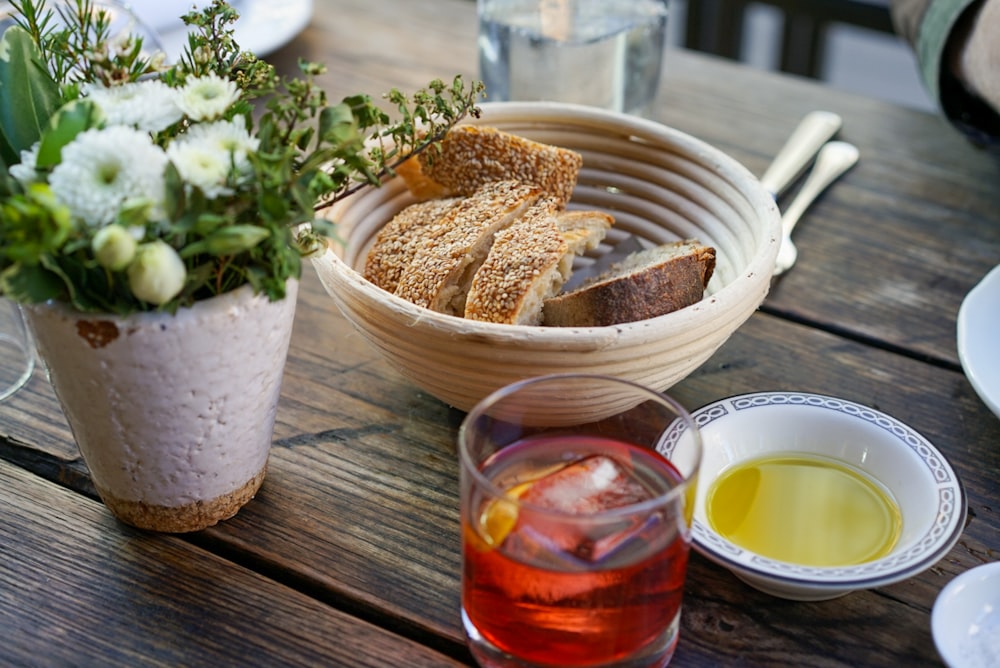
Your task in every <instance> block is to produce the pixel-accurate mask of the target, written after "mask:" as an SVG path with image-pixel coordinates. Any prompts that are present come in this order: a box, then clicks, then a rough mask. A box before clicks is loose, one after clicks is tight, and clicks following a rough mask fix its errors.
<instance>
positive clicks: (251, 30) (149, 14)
mask: <svg viewBox="0 0 1000 668" xmlns="http://www.w3.org/2000/svg"><path fill="white" fill-rule="evenodd" d="M205 4H207V2H206V0H198V1H197V2H195V1H194V0H184V1H183V2H180V1H178V0H171V1H170V2H163V1H162V0H161V1H160V2H156V3H145V2H144V3H138V2H133V3H132V4H131V6H132V10H133V11H134V12H135V13H136V14H137V15H138V16H139V18H140V19H141V20H142V21H143V22H144V23H146V25H148V26H150V27H151V28H153V29H154V30H156V31H157V32H158V33H160V40H161V42H162V43H163V48H164V50H165V51H166V53H167V56H168V58H169V60H171V61H173V60H176V59H177V57H178V56H180V54H181V53H182V52H183V49H184V46H185V45H186V44H187V32H186V31H185V26H184V23H183V21H181V20H180V16H181V14H185V13H187V12H188V11H190V9H191V7H193V6H198V7H201V6H204V5H205ZM230 5H232V7H233V8H234V9H236V11H237V12H239V14H240V18H239V20H238V21H237V22H236V25H235V35H234V36H235V38H236V43H237V44H239V45H240V48H241V49H244V50H246V51H252V52H253V53H255V54H256V55H258V56H266V55H267V54H269V53H271V52H272V51H275V50H276V49H278V48H280V47H282V46H284V45H285V44H287V43H288V42H289V41H291V39H292V38H293V37H295V36H296V35H298V34H299V33H300V32H302V30H303V29H304V28H305V27H306V26H307V25H308V24H309V20H310V19H311V18H312V12H313V0H231V2H230Z"/></svg>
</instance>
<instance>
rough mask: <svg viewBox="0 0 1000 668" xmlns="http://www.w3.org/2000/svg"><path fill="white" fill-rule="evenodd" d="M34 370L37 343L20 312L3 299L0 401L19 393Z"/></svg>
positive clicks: (0, 325)
mask: <svg viewBox="0 0 1000 668" xmlns="http://www.w3.org/2000/svg"><path fill="white" fill-rule="evenodd" d="M34 370H35V343H34V340H33V339H32V338H31V334H30V333H29V331H28V327H27V325H25V322H24V317H23V316H22V315H21V309H20V307H18V305H17V304H15V303H14V302H12V301H11V300H9V299H0V401H2V400H3V399H6V398H7V397H9V396H10V395H12V394H14V393H15V392H17V391H18V390H19V389H21V387H22V386H23V385H24V384H25V383H26V382H28V379H29V378H31V374H32V373H33V372H34Z"/></svg>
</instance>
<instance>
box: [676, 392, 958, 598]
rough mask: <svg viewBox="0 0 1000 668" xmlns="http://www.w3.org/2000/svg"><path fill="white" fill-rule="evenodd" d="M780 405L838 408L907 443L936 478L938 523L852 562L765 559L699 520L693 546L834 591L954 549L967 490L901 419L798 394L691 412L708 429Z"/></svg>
mask: <svg viewBox="0 0 1000 668" xmlns="http://www.w3.org/2000/svg"><path fill="white" fill-rule="evenodd" d="M776 405H780V406H790V407H805V408H817V409H825V410H830V411H834V412H837V413H840V414H843V415H845V416H848V417H849V418H851V419H856V420H863V421H865V422H868V423H870V424H872V425H875V426H877V427H879V428H881V429H882V430H884V431H885V432H886V433H888V434H889V435H890V436H891V437H892V438H894V439H896V440H898V441H900V442H901V443H903V444H904V445H906V447H908V448H909V449H910V450H911V451H912V452H913V453H914V454H915V455H916V456H917V457H918V458H919V460H920V461H921V462H922V464H923V466H924V467H926V468H927V470H928V471H929V472H930V474H931V476H932V477H933V478H934V481H935V493H936V494H937V513H936V516H935V519H934V522H933V523H932V525H931V526H930V527H929V528H928V530H927V531H926V532H925V533H924V535H922V536H920V537H919V538H918V539H917V540H915V541H913V542H912V544H910V545H909V546H908V547H907V549H905V550H903V551H900V552H893V553H891V554H889V555H887V556H885V557H883V558H881V559H876V560H874V561H870V562H866V563H863V564H858V565H854V566H844V567H814V566H803V565H799V564H792V563H788V562H783V561H776V560H774V559H768V558H766V557H761V556H759V555H756V554H753V553H751V552H749V551H748V550H745V549H743V548H742V547H739V546H738V545H736V544H734V543H732V542H730V541H727V540H725V539H724V538H722V537H721V536H719V535H717V534H715V533H714V532H712V531H711V530H710V529H709V528H708V527H706V526H705V525H704V524H703V523H701V522H699V521H698V520H697V519H695V521H694V524H693V527H692V534H693V537H694V548H695V550H697V551H698V552H699V553H700V554H702V555H703V556H705V557H706V558H708V559H710V560H712V561H714V562H716V563H718V564H720V565H722V566H725V567H727V568H730V569H732V570H734V571H737V572H741V573H744V574H746V575H748V576H752V577H757V578H764V579H768V580H772V581H774V582H785V583H788V584H791V585H800V586H801V585H808V586H809V587H811V588H815V589H822V588H829V589H831V590H841V589H863V588H869V587H873V586H878V585H885V584H890V583H892V582H898V581H900V580H904V579H906V578H909V577H911V576H913V575H916V574H917V573H920V572H922V571H924V570H926V569H927V568H929V567H931V566H933V565H934V564H935V563H937V562H938V561H939V560H940V559H941V558H942V557H943V556H944V555H945V554H947V553H948V551H950V550H951V548H952V547H953V546H954V545H955V543H956V542H957V541H958V538H959V537H960V536H961V534H962V531H963V529H964V526H965V515H966V510H967V500H966V496H965V491H964V489H963V487H962V484H961V481H960V480H959V479H958V476H957V475H956V473H955V471H954V469H953V468H952V467H951V464H950V463H949V462H948V460H947V459H946V458H945V456H944V455H943V454H941V453H940V452H939V451H938V450H937V449H936V448H935V447H934V446H933V445H931V444H930V442H929V441H927V439H926V438H924V437H923V436H921V435H920V434H919V433H917V432H916V431H914V430H913V429H912V428H910V427H908V426H907V425H905V424H903V423H902V422H900V421H899V420H897V419H895V418H893V417H891V416H889V415H886V414H885V413H882V412H879V411H877V410H874V409H872V408H868V407H867V406H862V405H860V404H856V403H853V402H850V401H846V400H844V399H837V398H835V397H828V396H822V395H818V394H806V393H795V392H758V393H753V394H744V395H739V396H735V397H730V398H728V399H722V400H720V401H717V402H714V403H711V404H708V405H707V406H703V407H702V408H699V409H698V410H696V411H694V412H693V413H692V416H693V417H694V419H695V422H696V423H697V424H698V427H699V428H700V429H702V430H706V429H710V428H711V427H710V425H712V423H715V422H717V421H718V420H720V419H723V418H725V417H726V416H728V415H731V414H735V413H736V412H738V411H746V410H752V409H754V408H760V407H764V406H776ZM706 446H707V440H706Z"/></svg>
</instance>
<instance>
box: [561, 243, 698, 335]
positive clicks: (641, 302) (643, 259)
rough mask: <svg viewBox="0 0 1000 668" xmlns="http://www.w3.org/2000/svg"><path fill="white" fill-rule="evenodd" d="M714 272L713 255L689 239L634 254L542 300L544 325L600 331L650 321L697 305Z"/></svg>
mask: <svg viewBox="0 0 1000 668" xmlns="http://www.w3.org/2000/svg"><path fill="white" fill-rule="evenodd" d="M714 271H715V249H714V248H712V247H709V246H705V245H703V244H701V243H700V242H699V241H697V240H694V239H688V240H685V241H678V242H674V243H669V244H663V245H661V246H657V247H655V248H650V249H646V250H643V251H638V252H636V253H633V254H631V255H630V256H628V257H627V258H626V259H624V260H622V261H621V262H618V263H616V264H614V265H612V266H611V267H609V268H608V269H607V270H606V271H605V272H604V273H602V274H600V275H599V276H596V277H592V278H590V279H589V280H587V281H585V282H584V283H583V284H582V285H580V287H578V288H577V289H575V290H573V291H571V292H568V293H565V294H561V295H558V296H556V297H552V298H551V299H547V300H545V305H544V308H543V324H544V325H547V326H557V327H604V326H608V325H616V324H620V323H625V322H634V321H637V320H645V319H647V318H655V317H657V316H660V315H664V314H666V313H670V312H672V311H676V310H678V309H681V308H684V307H686V306H690V305H691V304H694V303H696V302H698V301H700V300H701V298H702V297H703V296H704V294H705V287H706V286H707V285H708V281H709V279H710V278H711V277H712V273H713V272H714Z"/></svg>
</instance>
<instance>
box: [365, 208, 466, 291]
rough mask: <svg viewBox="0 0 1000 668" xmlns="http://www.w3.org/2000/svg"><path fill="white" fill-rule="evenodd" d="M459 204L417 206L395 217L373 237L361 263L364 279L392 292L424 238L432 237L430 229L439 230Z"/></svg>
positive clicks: (432, 231)
mask: <svg viewBox="0 0 1000 668" xmlns="http://www.w3.org/2000/svg"><path fill="white" fill-rule="evenodd" d="M460 201H461V200H460V199H459V198H457V197H456V198H448V199H441V200H430V201H427V202H417V203H415V204H411V205H409V206H407V207H406V208H404V209H403V210H402V211H400V212H399V213H397V214H396V215H395V216H394V217H393V218H392V220H390V221H389V222H388V223H386V225H385V226H384V227H383V228H382V229H381V230H379V232H378V234H377V235H376V236H375V243H374V244H373V245H372V248H371V250H370V251H369V252H368V257H367V258H366V260H365V270H364V277H365V278H366V279H368V280H369V281H371V282H372V283H374V284H375V285H377V286H378V287H380V288H382V289H383V290H386V291H388V292H395V290H396V286H397V285H398V284H399V279H400V277H402V275H403V273H404V272H405V271H406V268H407V267H408V266H409V264H410V262H411V261H412V260H413V256H414V254H415V253H416V252H417V249H419V248H420V245H421V244H422V243H423V241H424V240H425V237H426V236H427V235H434V234H435V230H434V229H433V228H434V226H435V225H438V226H440V224H439V223H440V221H441V220H442V219H443V218H445V217H446V216H447V214H448V212H449V211H450V210H451V209H452V208H453V207H456V206H458V204H459V203H460ZM438 232H439V231H438Z"/></svg>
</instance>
